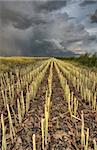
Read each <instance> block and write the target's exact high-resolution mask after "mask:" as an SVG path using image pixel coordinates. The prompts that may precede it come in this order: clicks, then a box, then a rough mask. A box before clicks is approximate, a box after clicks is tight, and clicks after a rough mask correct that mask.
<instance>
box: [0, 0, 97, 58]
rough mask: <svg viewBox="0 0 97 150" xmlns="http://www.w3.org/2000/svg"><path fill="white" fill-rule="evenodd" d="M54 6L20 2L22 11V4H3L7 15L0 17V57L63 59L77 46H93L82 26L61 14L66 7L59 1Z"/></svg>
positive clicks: (4, 13) (42, 3)
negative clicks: (52, 57) (58, 56)
mask: <svg viewBox="0 0 97 150" xmlns="http://www.w3.org/2000/svg"><path fill="white" fill-rule="evenodd" d="M55 2H57V1H55ZM55 2H52V1H49V2H48V1H45V2H39V3H38V2H37V3H36V2H28V3H24V2H23V7H22V2H21V3H20V4H21V6H20V5H19V2H18V3H17V4H18V5H16V3H15V4H14V3H12V4H11V5H8V4H9V3H6V5H4V7H2V8H4V9H5V10H7V11H4V10H3V11H4V12H3V13H1V14H0V18H1V19H2V24H1V23H0V29H2V31H0V55H4V54H6V55H8V54H9V55H41V56H42V55H50V54H53V55H59V54H60V55H61V54H62V55H63V54H64V52H66V50H73V48H76V47H77V46H80V47H82V48H83V44H84V47H85V48H86V47H88V45H89V43H95V44H96V37H95V36H91V35H89V33H88V32H87V31H86V29H85V27H84V25H82V24H80V23H77V22H76V21H75V20H73V18H72V17H70V16H69V15H68V14H67V13H66V12H62V11H61V8H62V7H64V6H65V5H62V3H61V4H60V3H59V2H60V1H59V2H58V3H57V4H56V6H54V5H55ZM28 4H29V5H28ZM47 4H49V5H47ZM51 4H52V5H51ZM64 4H65V3H64ZM15 6H19V7H15ZM36 8H37V9H36ZM50 10H51V11H52V12H50ZM55 10H58V11H55ZM4 24H5V26H4ZM91 45H93V44H91ZM91 45H89V46H90V48H91Z"/></svg>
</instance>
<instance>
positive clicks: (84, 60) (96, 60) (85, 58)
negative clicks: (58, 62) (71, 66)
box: [59, 53, 97, 67]
mask: <svg viewBox="0 0 97 150" xmlns="http://www.w3.org/2000/svg"><path fill="white" fill-rule="evenodd" d="M59 59H62V60H71V61H75V62H79V63H80V64H82V65H85V66H88V67H97V53H95V54H93V55H91V54H88V53H86V54H83V55H80V56H79V57H74V56H73V57H67V58H63V57H62V58H59Z"/></svg>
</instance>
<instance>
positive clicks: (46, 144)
mask: <svg viewBox="0 0 97 150" xmlns="http://www.w3.org/2000/svg"><path fill="white" fill-rule="evenodd" d="M83 57H84V58H83ZM83 57H82V58H81V57H80V58H67V59H63V60H60V59H55V58H44V57H43V58H40V57H39V58H37V57H7V58H5V57H0V116H1V123H0V126H1V132H0V137H1V139H0V145H1V146H0V147H2V150H97V69H95V68H96V60H95V61H92V60H94V56H93V58H91V63H90V62H89V63H90V64H89V65H86V64H88V61H89V59H90V58H89V56H83ZM85 58H87V59H85ZM79 60H80V61H79ZM82 60H83V61H84V62H85V61H86V60H87V61H86V62H85V63H83V64H82V63H81V62H83V61H82ZM94 63H95V65H94ZM91 64H92V65H91ZM83 65H84V67H83Z"/></svg>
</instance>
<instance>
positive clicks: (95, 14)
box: [91, 10, 97, 23]
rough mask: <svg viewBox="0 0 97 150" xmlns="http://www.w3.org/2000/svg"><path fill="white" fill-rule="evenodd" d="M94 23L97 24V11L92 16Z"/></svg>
mask: <svg viewBox="0 0 97 150" xmlns="http://www.w3.org/2000/svg"><path fill="white" fill-rule="evenodd" d="M91 20H92V23H97V10H96V11H95V13H94V14H93V15H92V16H91Z"/></svg>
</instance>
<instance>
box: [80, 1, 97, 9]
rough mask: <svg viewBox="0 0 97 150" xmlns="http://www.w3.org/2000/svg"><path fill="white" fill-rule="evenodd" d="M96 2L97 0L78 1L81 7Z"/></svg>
mask: <svg viewBox="0 0 97 150" xmlns="http://www.w3.org/2000/svg"><path fill="white" fill-rule="evenodd" d="M93 4H97V0H84V1H83V2H81V3H80V6H81V7H85V6H87V5H93Z"/></svg>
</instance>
